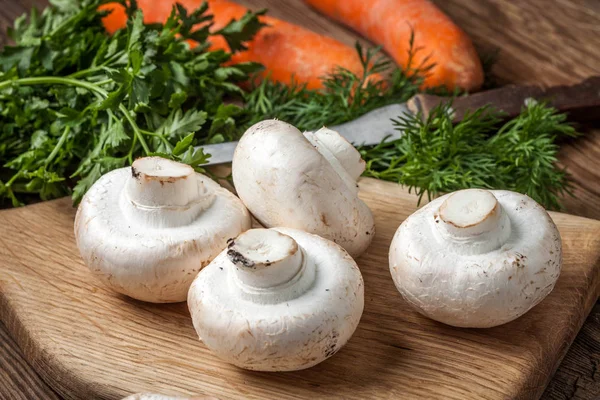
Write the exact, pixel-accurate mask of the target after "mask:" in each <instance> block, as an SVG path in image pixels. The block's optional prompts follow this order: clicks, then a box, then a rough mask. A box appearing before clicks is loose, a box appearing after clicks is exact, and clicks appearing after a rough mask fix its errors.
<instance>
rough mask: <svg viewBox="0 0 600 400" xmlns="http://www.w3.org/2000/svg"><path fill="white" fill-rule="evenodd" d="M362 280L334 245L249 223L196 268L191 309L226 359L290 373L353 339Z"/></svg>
mask: <svg viewBox="0 0 600 400" xmlns="http://www.w3.org/2000/svg"><path fill="white" fill-rule="evenodd" d="M363 286H364V285H363V279H362V276H361V274H360V271H359V270H358V267H357V266H356V263H355V262H354V260H352V258H351V257H350V256H349V255H348V253H347V252H346V251H345V250H344V249H342V248H341V247H340V246H338V245H336V244H335V243H333V242H331V241H329V240H326V239H323V238H321V237H319V236H317V235H312V234H310V233H306V232H303V231H299V230H296V229H290V228H274V229H251V230H249V231H246V232H245V233H242V234H241V235H240V236H238V237H237V238H236V239H234V240H232V241H231V242H230V243H229V246H228V248H227V250H224V251H223V252H222V253H221V254H220V255H219V256H217V258H215V259H214V260H213V262H212V263H210V264H209V265H208V266H207V267H206V268H205V269H204V270H202V272H200V274H198V276H197V277H196V279H195V280H194V282H193V284H192V286H191V288H190V292H189V295H188V307H189V309H190V313H191V315H192V320H193V323H194V328H196V332H197V333H198V335H199V337H200V338H201V340H202V341H203V342H204V344H205V345H206V346H207V347H208V348H209V349H211V350H212V351H214V352H215V353H216V354H217V355H218V356H219V357H220V358H222V359H223V360H225V361H227V362H229V363H231V364H234V365H237V366H239V367H242V368H246V369H251V370H259V371H293V370H299V369H304V368H309V367H312V366H314V365H316V364H318V363H320V362H321V361H323V360H325V359H326V358H328V357H331V356H332V355H333V354H335V353H336V352H337V351H338V350H339V349H340V348H341V347H342V346H343V345H344V344H345V343H346V342H347V341H348V339H350V336H352V334H353V333H354V330H355V329H356V326H357V325H358V322H359V320H360V317H361V315H362V311H363V306H364V288H363Z"/></svg>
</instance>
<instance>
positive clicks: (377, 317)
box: [0, 178, 600, 399]
mask: <svg viewBox="0 0 600 400" xmlns="http://www.w3.org/2000/svg"><path fill="white" fill-rule="evenodd" d="M360 186H361V193H362V197H363V198H364V199H365V201H366V202H367V203H368V204H369V206H370V207H371V209H372V210H373V212H374V214H375V218H376V226H377V234H376V236H375V239H374V242H373V244H372V245H371V247H370V248H369V250H368V252H367V253H366V254H365V255H363V256H362V257H361V258H360V259H358V264H359V266H360V268H361V271H362V273H363V276H364V279H365V312H364V314H363V317H362V319H361V323H360V325H359V327H358V329H357V331H356V333H355V334H354V336H353V337H352V339H351V340H350V341H349V343H348V344H347V345H346V347H344V348H343V349H342V350H341V351H340V352H339V353H338V354H336V355H335V356H334V357H332V358H331V359H329V360H327V361H325V362H324V363H322V364H320V365H318V366H316V367H314V368H312V369H308V370H304V371H299V372H292V373H260V372H249V371H244V370H241V369H238V368H235V367H233V366H230V365H227V364H225V363H223V362H221V361H220V360H219V359H217V358H215V357H214V356H213V355H212V354H211V353H210V352H209V351H208V349H206V348H205V347H204V345H203V344H202V343H201V342H200V341H199V340H198V339H197V336H196V333H195V332H194V329H193V327H192V323H191V320H190V317H189V314H188V311H187V307H186V305H185V304H184V303H182V304H175V305H153V304H145V303H142V302H138V301H134V300H131V299H128V298H126V297H124V296H120V295H116V294H114V293H112V292H110V291H109V290H107V289H106V288H104V287H103V286H102V285H101V284H100V283H99V282H98V281H97V280H96V279H95V278H94V277H93V276H92V275H91V274H90V273H89V272H88V270H87V268H86V267H85V266H84V265H83V264H82V262H81V260H80V258H79V254H78V252H77V249H76V247H75V242H74V237H73V229H72V225H73V219H74V215H75V210H74V209H73V208H72V207H71V202H70V199H61V200H56V201H51V202H45V203H40V204H37V205H32V206H28V207H24V208H20V209H14V210H7V211H0V227H1V231H0V319H1V320H2V321H3V322H4V323H5V324H6V326H7V327H8V329H9V331H10V333H11V335H12V336H13V337H14V338H15V339H16V340H17V341H18V342H19V345H20V346H21V348H22V349H23V350H24V353H25V355H26V357H27V358H28V360H29V361H30V363H31V364H32V365H33V366H34V368H35V369H36V370H37V371H38V372H39V373H40V375H41V376H42V377H43V378H44V380H45V381H46V382H47V383H49V384H50V386H52V388H53V389H55V390H56V391H57V392H58V393H60V394H61V395H63V396H65V397H66V398H76V399H118V398H121V397H123V396H125V395H127V394H131V393H135V392H141V391H153V392H160V393H164V394H194V393H195V394H207V395H213V396H216V397H218V398H220V399H229V398H236V399H269V398H273V399H306V398H312V399H317V398H345V399H366V398H369V399H391V398H402V399H412V398H415V399H424V398H426V399H506V398H519V399H535V398H538V397H539V396H540V395H541V393H542V391H543V390H544V387H545V386H546V384H547V382H548V381H549V379H550V377H551V375H552V374H553V372H554V370H555V369H556V367H557V366H558V364H559V362H560V360H561V358H562V356H563V355H564V354H565V352H566V350H567V348H568V347H569V345H570V343H571V342H572V340H573V338H574V337H575V335H576V333H577V331H578V330H579V328H580V327H581V325H582V323H583V321H584V320H585V317H586V316H587V314H588V313H589V311H590V309H591V307H592V305H593V303H594V302H595V301H596V299H597V298H598V294H599V289H600V221H595V220H590V219H585V218H580V217H574V216H571V215H566V214H559V213H554V214H552V218H553V219H554V221H555V222H556V223H557V225H558V227H559V229H560V232H561V235H562V238H563V243H564V266H563V271H562V274H561V276H560V279H559V281H558V283H557V285H556V287H555V289H554V291H553V292H552V293H551V294H550V295H549V296H548V297H547V298H546V300H544V301H543V302H542V303H540V304H539V305H538V306H537V307H535V308H534V309H533V310H532V311H530V312H529V313H528V314H526V315H525V316H523V317H521V318H519V319H518V320H516V321H513V322H511V323H509V324H506V325H504V326H500V327H497V328H492V329H459V328H452V327H449V326H445V325H443V324H440V323H437V322H435V321H432V320H429V319H427V318H425V317H423V316H421V315H419V314H418V313H416V312H414V311H413V310H412V309H411V308H410V307H409V306H408V305H407V304H406V303H405V302H404V300H403V299H402V298H401V296H400V294H399V293H398V292H397V291H396V289H395V287H394V284H393V282H392V279H391V277H390V274H389V270H388V262H387V252H388V246H389V244H390V242H391V239H392V236H393V234H394V232H395V230H396V228H397V227H398V225H399V224H400V223H401V222H402V221H403V220H404V219H405V218H406V217H407V216H408V215H409V214H410V213H412V212H413V211H414V210H415V209H416V198H415V196H413V195H410V194H408V193H407V192H406V191H405V190H404V189H402V188H400V187H398V186H397V185H395V184H392V183H388V182H382V181H376V180H373V179H368V178H367V179H362V180H361V184H360Z"/></svg>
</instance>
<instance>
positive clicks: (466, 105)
mask: <svg viewBox="0 0 600 400" xmlns="http://www.w3.org/2000/svg"><path fill="white" fill-rule="evenodd" d="M528 98H533V99H536V100H538V101H545V102H547V104H549V105H551V106H552V107H554V108H556V109H557V110H558V111H560V112H566V113H569V118H570V119H573V120H578V121H587V120H593V119H600V76H593V77H591V78H588V79H586V80H584V81H582V82H581V83H578V84H575V85H562V86H551V87H548V88H543V87H540V86H521V85H509V86H504V87H501V88H499V89H493V90H488V91H485V92H479V93H475V94H472V95H468V96H461V97H456V98H454V100H453V101H452V109H453V110H454V112H455V114H454V115H455V117H454V120H455V122H459V121H461V120H462V118H463V116H464V115H465V112H466V111H468V110H471V111H474V110H476V109H478V108H480V107H483V106H486V105H489V106H492V107H494V108H496V109H498V110H501V111H503V112H504V113H505V114H506V117H507V118H514V117H516V116H518V115H519V114H520V113H521V109H522V107H523V105H524V104H525V100H527V99H528ZM449 101H450V100H449V99H448V98H447V97H441V96H434V95H430V94H418V95H415V96H414V97H412V98H411V99H410V100H409V101H408V103H407V106H408V108H409V110H410V111H412V112H413V113H415V114H417V113H419V112H420V113H421V115H422V116H423V118H427V117H428V116H429V114H430V112H431V110H433V109H434V108H435V107H436V106H438V105H440V104H441V103H447V102H449Z"/></svg>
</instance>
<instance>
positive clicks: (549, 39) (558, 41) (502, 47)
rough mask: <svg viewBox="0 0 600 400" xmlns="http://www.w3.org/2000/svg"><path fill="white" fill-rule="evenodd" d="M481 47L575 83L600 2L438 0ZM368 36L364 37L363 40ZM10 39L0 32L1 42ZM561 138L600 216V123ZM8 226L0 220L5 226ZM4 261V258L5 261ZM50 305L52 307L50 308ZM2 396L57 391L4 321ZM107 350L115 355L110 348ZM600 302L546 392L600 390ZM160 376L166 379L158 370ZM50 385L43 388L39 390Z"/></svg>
mask: <svg viewBox="0 0 600 400" xmlns="http://www.w3.org/2000/svg"><path fill="white" fill-rule="evenodd" d="M235 1H239V2H240V3H245V4H247V5H253V6H256V7H268V8H269V13H270V14H272V15H275V16H278V17H280V18H285V19H287V20H290V21H293V22H296V23H300V24H302V25H305V26H308V27H309V28H311V29H313V30H316V31H318V32H322V33H327V34H329V35H331V36H333V37H336V38H338V39H340V40H342V41H344V42H345V43H348V44H353V42H354V40H355V39H356V38H358V36H357V35H355V34H354V33H352V32H351V31H350V30H348V29H345V28H343V27H341V26H339V25H338V24H335V23H333V22H331V21H329V20H328V19H327V18H325V17H323V16H321V15H319V14H318V13H316V12H313V11H312V10H310V9H308V7H306V6H305V5H304V4H303V2H302V0H235ZM433 1H434V2H435V3H436V4H437V5H438V6H439V7H440V8H441V9H442V10H443V11H445V12H446V13H447V14H448V15H450V17H451V18H452V19H453V20H454V21H456V22H457V23H458V24H459V25H460V26H461V27H462V28H463V29H464V30H465V31H466V32H467V33H468V34H469V35H470V36H471V37H472V38H473V41H474V42H475V45H476V46H477V47H478V48H479V49H482V50H483V51H484V52H489V51H494V50H496V49H497V50H499V54H498V61H497V63H496V64H495V66H494V68H493V70H492V73H493V76H494V77H495V78H496V80H497V81H498V82H499V83H500V84H504V83H531V84H538V83H541V84H548V85H549V84H561V83H575V82H578V81H580V80H582V79H584V78H586V77H587V76H590V75H594V74H598V73H599V72H600V69H599V68H598V66H599V65H600V34H598V33H599V31H600V3H599V2H598V1H597V0H553V1H548V0H510V1H508V0H478V1H473V0H433ZM45 4H47V0H0V30H1V31H2V32H1V33H4V31H5V29H6V27H7V26H10V24H11V23H12V21H13V19H14V18H15V17H16V16H18V15H20V14H22V13H23V12H25V11H26V10H30V9H31V7H32V6H33V5H37V6H38V7H39V8H43V7H44V6H45ZM363 42H364V41H363ZM4 43H6V40H5V37H4V35H0V45H2V44H4ZM585 132H586V136H585V137H583V138H579V139H577V140H574V141H569V142H568V143H563V144H562V146H561V154H560V160H561V163H562V165H565V166H566V167H567V168H568V170H569V171H570V173H571V174H572V178H573V181H574V187H575V190H574V194H575V196H574V197H569V196H566V197H565V198H564V200H563V203H564V204H565V207H566V211H567V212H569V213H571V214H576V215H581V216H585V217H589V218H596V219H598V218H600V131H598V130H592V129H586V130H585ZM2 230H3V226H0V232H1V231H2ZM1 268H2V266H1V265H0V269H1ZM49 312H51V311H49ZM0 341H2V346H0V399H5V398H6V399H15V400H16V399H28V400H29V399H36V398H43V399H46V398H49V399H50V398H52V397H50V396H51V395H50V394H48V393H51V389H49V388H48V387H47V386H46V385H45V384H44V383H43V381H42V380H41V379H39V378H36V372H35V370H34V368H33V365H36V366H37V365H38V364H33V363H26V361H25V359H24V357H23V354H22V352H21V349H19V348H18V347H17V346H16V344H15V342H14V341H11V340H9V339H8V335H7V334H6V329H5V327H4V326H3V324H2V323H0ZM107 356H110V355H107ZM598 371H600V305H596V307H595V308H594V311H592V313H591V314H590V316H589V318H588V319H587V321H586V323H585V325H584V327H583V328H582V330H581V332H580V334H579V335H578V337H577V339H576V340H575V342H574V344H573V345H572V346H571V349H570V350H569V352H568V354H567V355H566V356H565V358H564V360H563V362H562V364H561V366H560V368H559V370H558V371H557V372H556V374H555V375H554V378H553V379H552V381H551V383H550V385H549V386H548V388H547V390H546V392H545V393H544V395H543V396H542V398H543V399H544V400H555V399H556V400H558V399H560V400H562V399H587V400H591V399H594V400H595V399H598V398H599V397H600V373H598ZM156 379H162V378H161V377H159V376H157V377H156ZM42 393H45V394H42Z"/></svg>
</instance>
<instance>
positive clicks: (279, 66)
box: [104, 0, 380, 89]
mask: <svg viewBox="0 0 600 400" xmlns="http://www.w3.org/2000/svg"><path fill="white" fill-rule="evenodd" d="M176 2H179V3H181V4H182V5H183V6H184V7H186V8H187V9H188V10H190V11H191V10H193V9H195V8H197V7H198V6H199V5H200V4H202V0H138V6H139V7H140V8H141V9H142V10H143V12H144V21H145V22H146V23H154V22H164V21H165V20H166V19H167V17H168V16H169V13H170V12H171V8H172V6H173V5H174V4H175V3H176ZM208 3H209V6H210V12H211V14H213V15H214V22H215V24H214V26H213V28H212V29H213V30H218V29H220V28H222V27H224V26H225V25H226V24H227V23H229V22H230V21H231V20H232V19H239V18H241V17H242V16H243V15H244V13H245V12H246V11H247V9H246V8H245V7H243V6H241V5H239V4H236V3H233V2H231V1H227V0H209V1H208ZM104 8H105V9H112V10H113V12H112V13H111V14H110V15H109V16H107V17H105V19H104V25H105V27H106V29H107V31H109V32H110V33H112V32H114V31H116V30H117V29H119V28H122V27H123V26H125V22H126V20H127V18H126V15H125V11H124V9H123V7H122V6H120V5H117V4H109V5H106V6H104ZM261 21H262V22H263V23H265V24H267V25H269V26H267V27H264V28H262V29H261V30H260V31H259V32H258V34H257V35H256V36H255V38H254V39H253V40H252V41H251V42H250V43H248V44H247V46H248V50H247V51H244V52H239V53H236V54H234V55H233V58H232V62H234V63H238V62H245V61H254V62H259V63H261V64H263V65H264V66H265V67H266V70H265V71H264V72H263V76H266V75H267V74H269V78H270V79H272V80H274V81H280V82H284V83H290V82H291V81H292V79H294V80H295V81H296V82H298V83H306V84H307V87H308V88H310V89H316V88H321V87H322V83H321V79H320V78H321V77H323V76H325V75H326V74H328V73H331V72H332V71H333V70H334V69H335V68H336V67H337V66H339V67H343V68H346V69H348V70H350V71H352V72H354V73H356V74H358V75H360V74H362V70H363V68H362V64H361V62H360V58H359V57H358V53H357V52H356V50H355V49H354V48H352V47H350V46H347V45H345V44H343V43H341V42H339V41H337V40H335V39H332V38H330V37H327V36H322V35H319V34H317V33H315V32H312V31H310V30H308V29H305V28H302V27H300V26H297V25H294V24H291V23H289V22H285V21H282V20H279V19H276V18H273V17H268V16H264V17H261ZM210 41H211V42H212V47H211V48H212V49H225V50H228V46H227V43H226V42H225V40H224V39H223V38H222V37H221V36H216V37H211V39H210ZM376 79H378V80H379V79H380V78H379V77H376Z"/></svg>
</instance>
